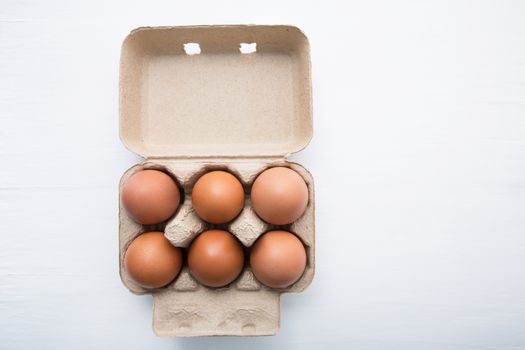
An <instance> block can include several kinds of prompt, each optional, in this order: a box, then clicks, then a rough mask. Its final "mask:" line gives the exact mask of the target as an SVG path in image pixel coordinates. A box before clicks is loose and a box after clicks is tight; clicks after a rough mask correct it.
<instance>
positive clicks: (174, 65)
mask: <svg viewBox="0 0 525 350" xmlns="http://www.w3.org/2000/svg"><path fill="white" fill-rule="evenodd" d="M120 136H121V139H122V141H123V142H124V144H125V145H126V146H127V147H128V148H129V149H130V150H132V151H133V152H135V153H138V154H140V155H142V156H145V157H235V156H245V157H257V156H286V155H287V154H289V153H292V152H296V151H299V150H301V149H302V148H304V147H305V146H306V145H307V144H308V142H309V141H310V139H311V137H312V106H311V80H310V55H309V44H308V40H307V38H306V37H305V36H304V34H303V33H302V32H301V31H300V30H299V29H297V28H296V27H292V26H254V25H249V26H243V25H238V26H196V27H195V26H193V27H156V28H139V29H136V30H134V31H132V32H131V33H130V34H129V35H128V37H127V38H126V39H125V41H124V43H123V45H122V53H121V63H120Z"/></svg>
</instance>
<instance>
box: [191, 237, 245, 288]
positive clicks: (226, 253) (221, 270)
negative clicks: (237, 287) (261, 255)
mask: <svg viewBox="0 0 525 350" xmlns="http://www.w3.org/2000/svg"><path fill="white" fill-rule="evenodd" d="M243 266H244V251H243V247H242V245H241V243H240V242H239V241H238V240H237V239H236V238H235V237H234V236H233V235H232V234H231V233H229V232H227V231H223V230H209V231H205V232H203V233H201V234H200V235H199V236H197V238H196V239H195V240H194V241H193V242H192V244H191V246H190V248H189V251H188V267H189V270H190V273H191V275H192V276H193V277H194V278H195V279H196V280H197V281H199V282H200V283H202V284H204V285H206V286H209V287H223V286H225V285H227V284H229V283H231V282H232V281H233V280H235V279H236V278H237V276H239V274H240V273H241V270H242V268H243Z"/></svg>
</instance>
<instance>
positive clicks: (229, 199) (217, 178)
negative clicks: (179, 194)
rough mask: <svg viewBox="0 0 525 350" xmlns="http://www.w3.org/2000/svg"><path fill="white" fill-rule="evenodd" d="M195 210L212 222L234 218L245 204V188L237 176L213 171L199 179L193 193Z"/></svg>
mask: <svg viewBox="0 0 525 350" xmlns="http://www.w3.org/2000/svg"><path fill="white" fill-rule="evenodd" d="M191 200H192V205H193V208H194V209H195V212H196V213H197V215H199V217H200V218H201V219H203V220H204V221H207V222H209V223H212V224H224V223H226V222H229V221H231V220H233V219H234V218H235V217H236V216H237V215H239V213H240V212H241V210H242V208H243V206H244V190H243V188H242V185H241V183H240V182H239V180H237V178H236V177H235V176H233V175H232V174H230V173H228V172H226V171H212V172H209V173H207V174H204V175H203V176H201V177H200V178H199V180H197V182H196V183H195V186H194V187H193V191H192V194H191Z"/></svg>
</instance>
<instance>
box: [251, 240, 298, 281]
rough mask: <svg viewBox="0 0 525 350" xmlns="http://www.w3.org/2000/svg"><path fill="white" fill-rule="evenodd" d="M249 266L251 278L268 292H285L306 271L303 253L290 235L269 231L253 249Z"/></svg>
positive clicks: (296, 241)
mask: <svg viewBox="0 0 525 350" xmlns="http://www.w3.org/2000/svg"><path fill="white" fill-rule="evenodd" d="M250 266H251V268H252V271H253V274H254V275H255V277H256V278H257V279H258V280H259V281H261V282H262V283H263V284H265V285H267V286H268V287H272V288H286V287H288V286H290V285H292V284H293V283H295V282H297V280H298V279H299V278H301V276H302V274H303V272H304V269H305V267H306V251H305V249H304V246H303V244H302V243H301V241H300V240H299V238H297V237H296V236H295V235H294V234H292V233H290V232H287V231H270V232H267V233H265V234H263V235H262V236H261V237H259V239H258V240H257V241H256V242H255V244H254V245H253V248H252V251H251V254H250Z"/></svg>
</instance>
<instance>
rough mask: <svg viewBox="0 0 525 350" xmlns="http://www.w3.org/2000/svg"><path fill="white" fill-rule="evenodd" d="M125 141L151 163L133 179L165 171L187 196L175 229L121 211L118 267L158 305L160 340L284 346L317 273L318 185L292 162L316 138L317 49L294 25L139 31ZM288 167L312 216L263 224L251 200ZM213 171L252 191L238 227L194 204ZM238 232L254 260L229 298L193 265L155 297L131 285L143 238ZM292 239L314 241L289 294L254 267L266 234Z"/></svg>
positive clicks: (177, 239) (124, 97)
mask: <svg viewBox="0 0 525 350" xmlns="http://www.w3.org/2000/svg"><path fill="white" fill-rule="evenodd" d="M120 136H121V139H122V141H123V143H124V144H125V145H126V147H127V148H129V149H130V150H131V151H133V152H135V153H137V154H139V155H141V156H143V157H144V158H145V161H144V162H143V163H141V164H138V165H135V166H133V167H132V168H131V169H129V170H128V171H126V173H125V174H124V175H123V176H122V178H121V182H120V188H119V193H120V190H121V188H122V185H123V184H124V183H125V181H126V180H127V179H128V178H129V177H130V176H131V175H133V174H134V173H136V172H137V171H140V170H143V169H158V170H162V171H164V172H165V173H167V174H169V175H170V176H171V177H172V178H173V179H174V180H175V181H176V182H177V183H178V185H179V188H180V189H181V204H180V206H179V209H178V210H177V212H176V213H175V214H174V215H173V216H172V217H171V218H170V219H169V220H167V221H166V222H164V223H162V224H159V225H153V226H143V225H140V224H138V223H136V222H134V221H133V220H132V219H131V218H130V217H129V216H128V214H127V212H126V210H125V209H124V208H123V206H122V202H121V201H120V206H119V262H120V276H121V279H122V281H123V283H124V285H125V286H126V287H127V288H128V289H129V290H130V291H131V292H133V293H136V294H146V293H150V294H152V295H153V300H154V306H153V330H154V332H155V333H156V334H157V335H160V336H208V335H239V336H240V335H273V334H276V333H277V331H278V330H279V324H280V322H279V319H280V311H279V307H280V294H281V293H285V292H300V291H302V290H304V289H305V288H306V287H308V285H309V284H310V283H311V281H312V279H313V275H314V268H315V221H314V183H313V179H312V176H311V175H310V173H309V172H308V171H307V170H306V169H304V168H303V167H302V166H301V165H299V164H296V163H291V162H289V161H287V156H288V155H289V154H290V153H293V152H297V151H299V150H301V149H302V148H304V147H305V146H306V145H307V144H308V142H309V141H310V139H311V136H312V107H311V82H310V57H309V45H308V40H307V38H306V37H305V35H304V34H303V33H302V32H301V31H300V30H299V29H297V28H296V27H292V26H255V25H248V26H246V25H235V26H189V27H154V28H151V27H147V28H138V29H136V30H134V31H132V32H131V33H130V34H129V35H128V37H127V38H126V39H125V41H124V43H123V45H122V53H121V65H120ZM273 166H287V167H290V168H291V169H293V170H295V171H296V172H297V173H299V174H300V175H301V176H302V177H303V179H304V180H305V182H306V184H307V186H308V192H309V201H308V206H307V208H306V211H305V213H304V215H303V216H302V217H301V218H299V219H298V220H297V221H295V222H293V223H292V224H289V225H285V226H275V225H270V224H268V223H266V222H264V221H262V220H261V219H260V218H259V217H258V216H257V215H256V214H255V212H254V211H253V209H252V207H251V203H250V195H249V193H250V189H251V186H252V184H253V182H254V180H255V178H256V177H257V175H258V174H260V173H261V172H262V171H264V170H265V169H267V168H270V167H273ZM213 170H225V171H228V172H230V173H232V174H233V175H235V176H236V177H237V178H238V179H239V180H240V181H241V183H242V184H243V187H244V190H245V205H244V209H243V210H242V212H241V213H240V214H239V216H238V217H237V218H235V219H234V220H233V221H232V222H230V223H228V224H225V225H211V224H209V223H206V222H204V221H203V220H201V219H200V218H199V217H198V216H197V215H196V213H195V212H194V210H193V208H192V205H191V191H192V188H193V186H194V184H195V183H196V181H197V180H198V178H199V177H200V176H202V175H204V174H205V173H207V172H209V171H213ZM212 228H220V229H224V230H227V231H229V232H231V233H232V234H233V235H235V236H236V237H237V239H238V240H239V241H240V242H241V243H242V244H243V246H244V247H245V250H246V258H245V267H244V269H243V271H242V272H241V274H240V275H239V277H238V278H237V279H236V280H235V281H233V282H232V283H230V284H229V285H227V286H225V287H222V288H209V287H206V286H204V285H201V284H200V283H199V282H197V281H196V280H195V279H193V277H192V276H191V274H190V273H189V271H188V267H187V262H186V259H185V261H184V265H183V269H182V271H181V273H180V274H179V276H178V277H177V278H176V279H175V281H173V282H172V283H171V284H169V285H168V286H165V287H163V288H159V289H144V288H142V287H140V286H139V285H137V284H135V283H134V282H133V280H132V279H131V278H130V277H129V275H128V273H127V271H126V269H125V265H124V256H125V253H126V250H127V247H128V246H129V244H130V243H131V242H132V241H133V239H134V238H136V237H137V236H138V235H139V234H141V233H143V232H147V231H154V230H158V231H163V232H164V234H165V236H166V237H167V238H168V240H169V241H170V242H171V243H172V244H173V245H174V246H177V247H182V248H183V249H186V248H188V247H189V245H190V244H191V242H192V240H193V239H194V238H195V237H196V236H197V235H198V234H200V233H201V232H203V231H206V230H208V229H212ZM273 229H283V230H287V231H290V232H293V233H295V234H296V235H297V236H298V237H299V238H300V239H301V241H302V242H303V244H304V246H305V248H306V253H307V265H306V269H305V272H304V273H303V275H302V276H301V278H300V279H299V280H298V281H297V282H295V283H294V284H293V285H291V286H290V287H288V288H285V289H273V288H269V287H266V286H264V285H263V284H261V283H260V282H258V281H257V279H256V278H255V277H254V275H253V273H252V272H251V270H250V267H249V251H250V247H251V246H252V244H253V243H254V242H255V241H256V240H257V238H258V237H259V236H260V235H262V234H263V233H265V232H267V231H269V230H273Z"/></svg>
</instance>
